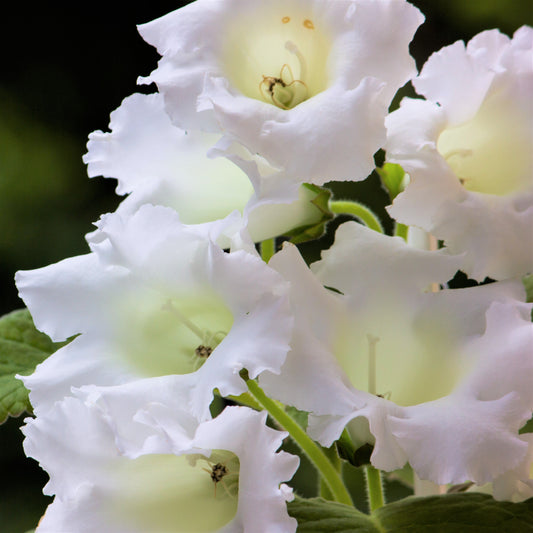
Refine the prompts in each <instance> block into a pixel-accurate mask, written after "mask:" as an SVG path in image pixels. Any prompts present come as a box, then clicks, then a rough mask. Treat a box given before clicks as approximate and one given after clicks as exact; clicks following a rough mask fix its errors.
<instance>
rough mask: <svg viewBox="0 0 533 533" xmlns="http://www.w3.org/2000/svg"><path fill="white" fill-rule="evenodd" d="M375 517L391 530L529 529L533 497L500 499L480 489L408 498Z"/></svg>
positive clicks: (521, 532) (495, 532) (465, 532)
mask: <svg viewBox="0 0 533 533" xmlns="http://www.w3.org/2000/svg"><path fill="white" fill-rule="evenodd" d="M373 517H374V518H375V519H377V521H378V522H379V524H380V525H381V531H382V532H383V531H386V532H390V533H400V532H402V533H478V532H481V531H483V533H502V532H504V531H509V532H513V533H526V532H528V531H529V532H532V531H533V499H530V500H528V501H526V502H522V503H511V502H497V501H496V500H494V499H493V498H492V497H491V496H489V495H487V494H480V493H460V494H446V495H444V496H429V497H426V498H416V497H411V498H405V499H404V500H400V501H397V502H395V503H392V504H390V505H385V506H384V507H381V509H378V510H377V511H376V512H375V513H374V515H373Z"/></svg>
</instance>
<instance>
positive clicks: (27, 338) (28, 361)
mask: <svg viewBox="0 0 533 533" xmlns="http://www.w3.org/2000/svg"><path fill="white" fill-rule="evenodd" d="M67 342H68V341H67ZM65 344H66V342H62V343H54V342H52V341H51V340H50V338H49V337H47V336H46V335H45V334H44V333H41V332H40V331H37V329H36V328H35V326H34V324H33V320H32V318H31V315H30V313H29V311H28V310H27V309H21V310H18V311H13V312H11V313H9V314H7V315H4V316H3V317H1V318H0V424H1V423H3V422H5V420H6V419H7V417H8V416H19V415H20V414H22V413H23V412H24V411H28V412H31V405H30V401H29V399H28V391H27V390H26V388H25V387H24V385H23V384H22V381H20V380H19V379H17V378H15V376H16V375H17V374H21V375H28V374H31V373H32V372H33V371H34V370H35V367H36V366H37V365H38V364H39V363H41V362H42V361H44V360H45V359H46V358H47V357H48V356H49V355H50V354H52V353H54V352H55V351H56V350H58V349H59V348H60V347H61V346H64V345H65Z"/></svg>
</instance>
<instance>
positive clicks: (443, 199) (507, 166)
mask: <svg viewBox="0 0 533 533" xmlns="http://www.w3.org/2000/svg"><path fill="white" fill-rule="evenodd" d="M413 84H414V86H415V88H416V90H417V92H418V93H420V94H421V95H423V96H425V98H426V100H414V99H410V98H407V99H404V100H403V101H402V103H401V107H400V109H398V110H397V111H395V112H393V113H391V115H390V116H389V117H388V119H387V129H388V141H387V147H386V149H387V159H388V160H389V161H391V162H395V163H399V164H400V165H402V167H403V168H404V170H405V171H406V172H407V173H408V174H409V176H410V183H409V185H408V186H407V189H406V190H405V192H403V193H402V194H400V195H399V196H397V197H396V199H395V200H394V203H393V205H392V207H391V208H390V209H389V212H390V213H391V215H392V216H393V217H394V218H396V219H397V220H398V221H400V222H402V223H404V224H409V225H414V226H419V227H421V228H423V229H425V230H426V231H428V232H430V233H432V234H433V235H435V236H436V237H437V238H439V239H442V240H444V242H445V244H446V246H448V248H449V249H450V250H451V252H452V253H463V252H464V253H465V258H464V264H463V266H462V270H464V271H465V272H467V273H468V274H469V275H470V277H472V278H474V279H477V280H480V281H481V280H483V279H484V278H485V277H486V276H488V277H491V278H493V279H506V278H509V277H514V276H517V275H524V274H527V273H528V272H531V271H532V270H533V240H532V237H531V235H532V233H531V228H532V227H533V105H532V103H531V95H532V94H533V29H532V28H529V27H522V28H520V29H519V30H517V32H516V33H515V35H514V37H513V38H512V39H509V38H508V37H506V36H505V35H502V34H501V33H500V32H499V31H498V30H491V31H485V32H483V33H480V34H479V35H477V36H476V37H474V38H473V39H472V40H471V41H470V42H469V43H468V45H467V46H466V47H465V45H464V43H463V42H462V41H458V42H456V43H454V44H452V45H450V46H447V47H445V48H443V49H442V50H440V51H439V52H436V53H434V54H433V55H432V56H431V57H430V58H429V60H428V61H427V63H426V64H425V66H424V68H423V69H422V72H421V73H420V75H419V76H418V78H415V80H413Z"/></svg>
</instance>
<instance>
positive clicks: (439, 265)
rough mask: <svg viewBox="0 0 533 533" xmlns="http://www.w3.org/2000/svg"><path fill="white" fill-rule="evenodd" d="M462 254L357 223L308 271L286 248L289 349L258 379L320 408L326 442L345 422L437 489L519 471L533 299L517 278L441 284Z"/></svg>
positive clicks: (316, 411) (380, 462) (383, 462)
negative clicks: (422, 246)
mask: <svg viewBox="0 0 533 533" xmlns="http://www.w3.org/2000/svg"><path fill="white" fill-rule="evenodd" d="M461 261H462V257H461V256H451V255H449V254H447V253H446V252H445V251H440V252H429V251H424V250H419V249H415V248H412V247H410V246H408V245H407V244H406V243H405V242H404V241H403V240H401V239H400V238H397V237H396V238H393V237H387V236H383V235H380V234H378V233H376V232H373V231H371V230H369V229H367V228H365V227H363V226H361V225H358V224H356V223H353V222H351V223H346V224H343V225H342V226H340V227H339V229H338V230H337V235H336V239H335V244H334V245H333V246H332V248H331V249H329V250H328V251H326V252H324V253H323V259H322V260H321V261H319V262H317V263H314V264H313V265H312V266H311V269H309V268H307V266H306V265H305V262H304V261H303V259H302V258H301V257H300V255H299V254H298V252H297V250H296V248H295V247H294V246H287V247H285V248H284V250H282V251H281V252H279V253H278V254H276V255H275V256H274V257H273V258H272V259H271V261H270V263H269V265H271V266H272V267H274V268H275V269H277V270H278V271H279V272H280V273H282V274H283V276H284V277H285V278H286V279H287V280H289V281H290V282H291V301H292V308H293V313H294V315H295V327H294V332H293V340H292V341H291V351H290V352H289V354H288V356H287V360H286V362H285V364H284V365H283V367H282V371H281V374H280V375H279V376H274V375H273V374H271V373H269V372H266V373H264V374H262V375H261V377H260V383H261V384H262V386H263V387H264V388H265V390H266V391H267V392H269V393H270V394H271V395H272V396H274V397H276V398H278V399H280V400H281V401H283V402H285V403H288V404H291V405H294V406H296V407H297V408H299V409H302V410H305V411H309V412H311V416H310V420H309V424H310V425H309V433H310V435H311V436H312V437H314V438H316V439H317V440H319V441H320V442H321V443H322V444H323V445H325V446H330V445H331V443H332V442H333V441H334V440H336V439H337V438H338V437H339V436H340V434H341V432H342V430H343V429H344V427H346V426H347V425H348V428H349V430H350V433H351V434H352V437H353V438H354V440H355V442H356V443H357V444H362V443H365V442H370V443H372V444H374V451H373V454H372V457H371V461H372V464H373V465H374V466H376V467H377V468H380V469H383V470H387V471H390V470H394V469H397V468H401V467H402V466H403V465H404V463H405V462H406V461H409V463H410V464H411V465H412V467H413V468H414V470H415V472H416V473H417V474H418V476H419V477H420V478H422V479H429V480H431V481H433V482H435V483H439V484H443V483H461V482H463V481H466V480H473V481H475V482H476V483H485V482H487V481H489V480H491V479H494V478H496V477H497V476H499V475H501V474H502V473H504V472H505V471H507V470H509V469H510V468H514V467H515V466H517V464H518V463H519V462H520V461H522V460H523V459H524V457H525V454H526V451H527V444H526V443H525V442H524V441H522V440H521V439H520V438H519V435H518V430H519V429H520V428H521V427H522V426H523V424H524V423H525V421H526V420H528V419H529V418H530V416H531V411H532V409H533V389H532V387H531V382H532V380H533V356H532V353H531V346H532V342H533V324H531V321H530V310H531V306H530V305H527V304H525V303H523V298H524V290H523V287H522V285H521V283H520V282H518V281H516V282H515V281H507V282H499V283H493V284H490V285H485V286H481V287H474V288H466V289H455V290H451V289H443V290H438V291H436V292H433V291H432V284H434V283H436V284H439V283H443V282H446V281H447V280H449V279H450V278H451V277H453V275H454V273H455V272H456V270H457V268H458V265H460V264H461ZM437 287H438V285H437ZM433 288H434V289H435V288H436V287H433ZM330 289H333V290H330ZM316 391H320V394H316Z"/></svg>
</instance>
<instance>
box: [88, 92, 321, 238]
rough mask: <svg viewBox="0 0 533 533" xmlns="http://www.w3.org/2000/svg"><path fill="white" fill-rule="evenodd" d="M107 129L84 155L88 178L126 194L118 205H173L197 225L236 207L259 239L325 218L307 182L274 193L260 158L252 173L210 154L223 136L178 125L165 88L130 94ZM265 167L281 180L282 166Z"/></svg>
mask: <svg viewBox="0 0 533 533" xmlns="http://www.w3.org/2000/svg"><path fill="white" fill-rule="evenodd" d="M110 129H111V132H109V133H103V132H101V131H95V132H93V133H91V135H90V136H89V142H88V144H87V149H88V153H87V154H86V155H85V156H84V161H85V163H87V164H88V169H87V170H88V174H89V176H90V177H95V176H100V175H103V176H105V177H113V178H116V179H117V180H118V186H117V193H118V194H121V195H124V194H128V197H127V198H126V199H125V200H124V201H123V202H122V204H121V205H120V206H119V212H128V213H131V212H134V211H136V210H137V209H138V208H139V207H140V206H141V205H143V204H146V203H151V204H154V205H164V206H168V207H172V208H173V209H175V210H176V211H177V212H178V214H179V216H180V220H181V221H182V222H183V223H185V224H199V223H204V222H211V221H213V220H216V219H220V218H224V217H225V216H227V215H229V214H230V213H232V212H233V211H235V210H238V211H240V212H241V213H243V215H244V218H245V220H246V227H247V229H248V230H249V232H250V234H251V237H252V239H253V240H254V241H256V242H257V241H261V240H264V239H267V238H270V237H273V236H277V235H281V234H283V233H285V232H287V231H288V230H291V229H293V228H296V227H300V226H305V225H310V224H314V223H317V222H318V221H319V220H320V219H321V216H322V213H321V212H320V211H319V209H318V208H317V207H316V206H315V205H313V204H312V203H311V200H313V199H314V197H315V196H316V193H313V192H312V191H311V190H309V189H308V188H306V187H305V186H302V187H300V188H299V189H296V188H295V187H292V188H291V187H288V186H285V187H283V188H280V189H279V190H280V191H282V194H281V196H280V194H279V193H278V194H277V195H276V194H272V192H271V191H270V190H264V187H263V188H261V180H259V179H257V178H256V176H257V175H258V172H259V171H258V169H257V164H256V162H250V163H248V167H247V168H246V170H248V171H249V172H250V177H248V175H247V174H246V173H245V171H244V170H243V169H242V168H241V167H240V166H237V165H236V164H235V163H233V162H232V161H230V160H229V159H228V158H226V157H208V155H207V152H208V151H209V149H210V148H211V147H212V146H213V145H214V144H215V143H216V141H217V140H219V139H220V135H215V134H212V133H206V132H202V131H199V130H188V131H185V130H182V129H181V128H179V127H177V126H174V125H173V124H172V123H171V121H170V118H169V117H168V115H167V114H166V112H165V109H164V103H163V97H162V95H160V94H151V95H143V94H134V95H132V96H130V97H128V98H126V99H125V100H124V101H123V103H122V105H121V106H120V107H119V108H118V109H117V110H115V111H114V112H113V113H112V114H111V122H110ZM257 159H259V158H257ZM257 163H259V164H260V163H261V162H260V161H259V160H258V161H257ZM241 166H242V164H241ZM260 167H261V169H262V172H263V173H264V174H270V175H271V179H272V180H275V181H277V182H279V181H280V180H281V179H283V176H282V175H280V174H279V173H276V178H274V177H273V176H272V174H274V170H273V169H267V166H266V165H265V164H263V165H261V164H260Z"/></svg>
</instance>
